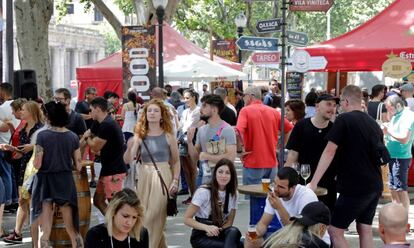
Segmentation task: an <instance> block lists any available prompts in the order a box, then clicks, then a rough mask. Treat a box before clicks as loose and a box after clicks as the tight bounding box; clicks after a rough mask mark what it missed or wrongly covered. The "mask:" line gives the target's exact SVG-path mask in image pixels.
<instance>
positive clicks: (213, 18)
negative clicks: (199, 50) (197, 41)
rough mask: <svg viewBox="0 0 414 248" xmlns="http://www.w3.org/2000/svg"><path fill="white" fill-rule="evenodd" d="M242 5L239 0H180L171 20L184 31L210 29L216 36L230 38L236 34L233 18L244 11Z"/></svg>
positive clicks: (205, 31)
mask: <svg viewBox="0 0 414 248" xmlns="http://www.w3.org/2000/svg"><path fill="white" fill-rule="evenodd" d="M244 5H245V4H244V2H243V1H241V0H236V1H235V0H182V1H181V2H180V4H179V6H178V8H177V12H176V13H175V15H174V18H173V21H174V23H175V25H176V27H177V28H178V29H179V30H180V31H183V32H184V33H185V31H189V32H190V31H196V32H197V31H198V32H204V33H209V32H210V30H211V31H212V32H213V35H214V36H216V37H221V38H231V37H235V36H236V25H235V24H234V18H235V17H236V16H237V15H238V14H239V13H240V12H241V11H244V9H245V6H244ZM201 36H203V35H201Z"/></svg>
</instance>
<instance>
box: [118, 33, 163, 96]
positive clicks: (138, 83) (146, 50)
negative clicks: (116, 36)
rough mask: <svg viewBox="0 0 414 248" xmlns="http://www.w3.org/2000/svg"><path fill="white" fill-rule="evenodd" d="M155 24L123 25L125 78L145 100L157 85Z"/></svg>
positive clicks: (123, 68) (123, 69)
mask: <svg viewBox="0 0 414 248" xmlns="http://www.w3.org/2000/svg"><path fill="white" fill-rule="evenodd" d="M155 45H156V42H155V26H126V27H122V71H123V80H124V81H127V82H128V83H127V84H124V85H129V86H130V87H133V88H135V89H136V90H137V92H138V95H139V96H141V97H142V98H143V99H144V100H149V99H150V90H151V89H152V88H154V87H155V86H156V63H155V55H156V51H155Z"/></svg>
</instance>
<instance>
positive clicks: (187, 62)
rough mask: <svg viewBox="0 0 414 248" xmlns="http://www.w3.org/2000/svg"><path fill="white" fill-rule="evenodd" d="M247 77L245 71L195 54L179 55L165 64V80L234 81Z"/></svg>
mask: <svg viewBox="0 0 414 248" xmlns="http://www.w3.org/2000/svg"><path fill="white" fill-rule="evenodd" d="M246 78H247V75H246V74H245V73H243V72H240V71H237V70H234V69H231V68H229V67H227V66H224V65H221V64H219V63H217V62H214V61H211V60H209V59H207V58H204V57H201V56H198V55H195V54H190V55H182V56H177V57H176V59H175V60H173V61H170V62H168V63H166V64H165V65H164V80H165V81H203V80H204V81H222V80H223V81H226V80H227V81H233V80H242V79H246Z"/></svg>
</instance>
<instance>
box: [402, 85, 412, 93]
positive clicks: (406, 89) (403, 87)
mask: <svg viewBox="0 0 414 248" xmlns="http://www.w3.org/2000/svg"><path fill="white" fill-rule="evenodd" d="M400 91H409V92H412V91H414V85H413V84H411V83H407V84H403V85H402V86H401V87H400Z"/></svg>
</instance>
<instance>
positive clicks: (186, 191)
mask: <svg viewBox="0 0 414 248" xmlns="http://www.w3.org/2000/svg"><path fill="white" fill-rule="evenodd" d="M177 195H188V189H180V191H178V193H177Z"/></svg>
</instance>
